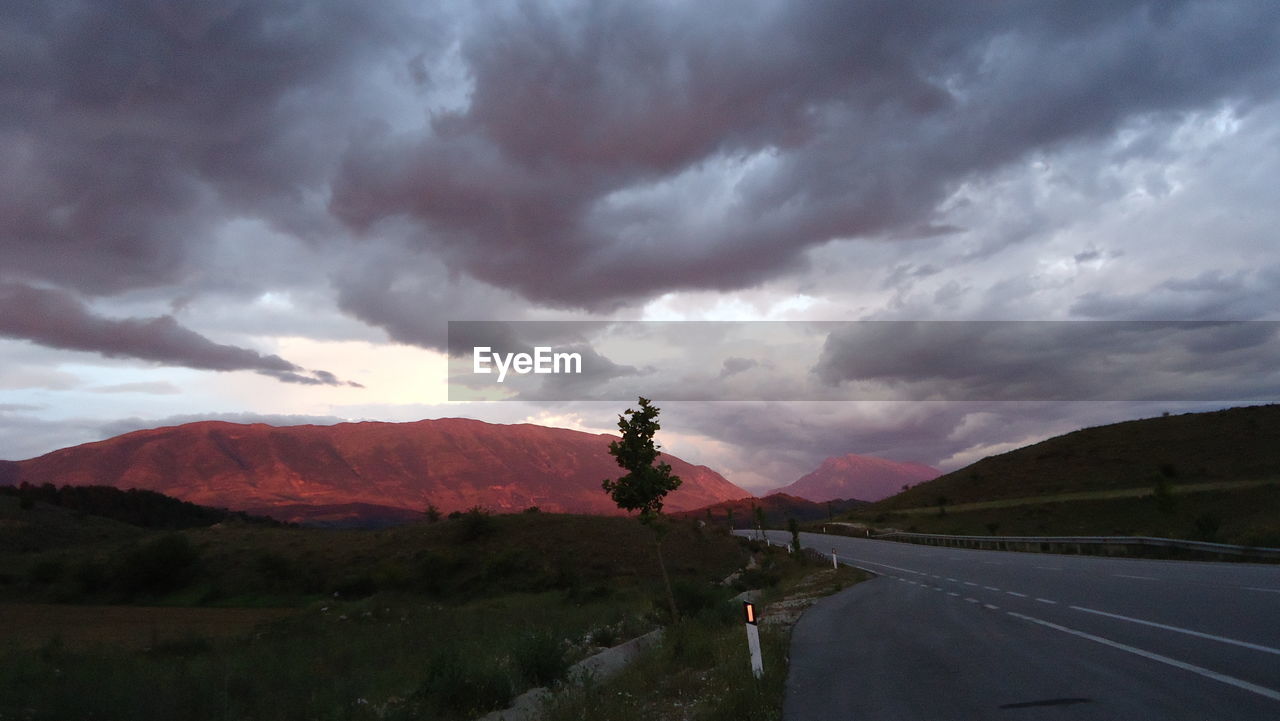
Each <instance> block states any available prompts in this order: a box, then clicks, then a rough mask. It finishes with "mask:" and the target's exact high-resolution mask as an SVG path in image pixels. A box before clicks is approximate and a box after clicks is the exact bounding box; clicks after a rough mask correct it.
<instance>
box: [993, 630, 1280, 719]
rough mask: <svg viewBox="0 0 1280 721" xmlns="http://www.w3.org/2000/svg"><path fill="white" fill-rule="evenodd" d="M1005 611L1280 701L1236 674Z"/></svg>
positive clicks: (1272, 692)
mask: <svg viewBox="0 0 1280 721" xmlns="http://www.w3.org/2000/svg"><path fill="white" fill-rule="evenodd" d="M1005 613H1007V614H1009V615H1010V616H1013V617H1014V618H1020V619H1022V620H1024V621H1030V622H1031V623H1035V624H1039V625H1041V626H1044V627H1046V628H1051V629H1053V630H1055V631H1061V632H1062V633H1068V634H1071V635H1072V636H1077V637H1079V638H1083V639H1086V640H1089V641H1093V642H1094V643H1100V644H1102V645H1103V646H1110V647H1111V648H1114V649H1117V650H1120V651H1125V652H1127V653H1131V654H1134V655H1136V656H1141V657H1143V658H1145V659H1148V660H1151V661H1155V662H1157V663H1163V664H1165V665H1168V666H1173V667H1174V668H1180V669H1182V670H1184V671H1190V672H1191V673H1194V674H1198V675H1200V676H1203V677H1205V678H1208V679H1212V680H1214V681H1218V682H1220V683H1225V684H1227V685H1229V686H1235V687H1236V688H1238V689H1243V690H1245V691H1248V692H1250V693H1255V694H1257V695H1259V696H1262V697H1265V698H1269V699H1271V700H1272V701H1280V691H1277V690H1275V689H1271V688H1267V687H1266V686H1259V685H1258V684H1256V683H1250V682H1248V681H1245V680H1243V679H1238V678H1236V677H1234V676H1228V675H1226V674H1225V673H1219V672H1217V671H1213V670H1211V669H1207V668H1204V667H1203V666H1196V665H1194V664H1190V663H1187V662H1185V661H1179V660H1177V659H1175V658H1169V657H1168V656H1161V655H1160V654H1158V653H1152V652H1150V651H1146V650H1143V649H1140V648H1137V647H1134V646H1127V645H1125V644H1123V643H1118V642H1116V641H1112V640H1111V639H1109V638H1103V637H1102V636H1095V635H1093V634H1092V633H1085V632H1084V631H1077V630H1076V629H1074V628H1067V627H1066V626H1060V625H1058V624H1056V623H1050V622H1049V621H1045V620H1043V619H1039V618H1035V617H1034V616H1027V615H1025V614H1021V613H1014V612H1013V611H1005Z"/></svg>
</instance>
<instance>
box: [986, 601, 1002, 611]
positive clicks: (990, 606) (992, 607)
mask: <svg viewBox="0 0 1280 721" xmlns="http://www.w3.org/2000/svg"><path fill="white" fill-rule="evenodd" d="M982 605H983V606H985V607H986V608H989V609H991V610H992V611H999V610H1000V607H999V606H996V605H993V604H990V603H984V604H982Z"/></svg>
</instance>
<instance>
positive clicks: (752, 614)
mask: <svg viewBox="0 0 1280 721" xmlns="http://www.w3.org/2000/svg"><path fill="white" fill-rule="evenodd" d="M742 613H743V616H744V618H745V620H746V622H747V650H748V651H750V653H751V673H752V674H753V675H754V676H755V677H756V678H760V677H761V676H763V675H764V659H763V658H761V657H760V627H759V626H758V625H757V618H756V605H755V604H754V603H752V602H750V601H743V602H742Z"/></svg>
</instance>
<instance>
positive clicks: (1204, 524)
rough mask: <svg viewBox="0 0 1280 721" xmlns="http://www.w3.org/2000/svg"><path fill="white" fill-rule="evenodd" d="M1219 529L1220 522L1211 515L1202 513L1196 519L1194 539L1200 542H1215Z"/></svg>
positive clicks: (1220, 526)
mask: <svg viewBox="0 0 1280 721" xmlns="http://www.w3.org/2000/svg"><path fill="white" fill-rule="evenodd" d="M1220 528H1222V520H1221V519H1220V518H1218V517H1217V516H1215V515H1213V514H1212V513H1202V514H1200V516H1198V517H1197V518H1196V538H1198V539H1200V540H1202V541H1214V540H1217V538H1218V530H1219V529H1220Z"/></svg>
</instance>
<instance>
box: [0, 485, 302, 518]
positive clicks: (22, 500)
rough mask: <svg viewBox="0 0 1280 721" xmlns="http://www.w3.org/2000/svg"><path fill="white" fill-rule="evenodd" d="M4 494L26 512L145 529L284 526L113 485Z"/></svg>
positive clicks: (23, 488)
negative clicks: (61, 513)
mask: <svg viewBox="0 0 1280 721" xmlns="http://www.w3.org/2000/svg"><path fill="white" fill-rule="evenodd" d="M0 495H6V496H12V497H15V498H17V499H18V501H19V505H20V507H21V508H22V509H24V510H29V509H31V508H32V507H33V506H34V505H35V504H36V503H47V504H49V505H51V506H58V507H61V508H67V509H70V510H72V511H75V512H77V513H81V514H88V515H94V516H101V517H102V518H110V519H112V520H116V521H120V522H122V523H128V524H130V525H133V526H139V527H141V528H169V529H179V528H195V527H197V526H211V525H213V524H215V523H220V522H222V521H226V520H229V519H236V520H239V521H244V522H254V523H264V524H268V525H282V524H280V523H279V522H278V521H273V520H271V519H269V518H259V517H254V516H250V515H248V514H246V513H240V512H237V511H228V510H226V509H225V508H210V507H209V506H200V505H196V504H195V503H189V502H187V501H180V500H178V499H176V498H171V497H169V496H166V495H164V494H163V493H156V492H155V491H146V490H140V489H137V488H130V489H128V490H121V489H119V488H112V487H111V486H68V485H64V486H62V487H57V486H54V485H53V484H52V483H43V484H40V485H38V486H34V485H31V484H30V483H21V484H19V485H17V486H0Z"/></svg>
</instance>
